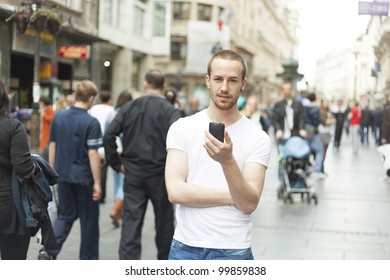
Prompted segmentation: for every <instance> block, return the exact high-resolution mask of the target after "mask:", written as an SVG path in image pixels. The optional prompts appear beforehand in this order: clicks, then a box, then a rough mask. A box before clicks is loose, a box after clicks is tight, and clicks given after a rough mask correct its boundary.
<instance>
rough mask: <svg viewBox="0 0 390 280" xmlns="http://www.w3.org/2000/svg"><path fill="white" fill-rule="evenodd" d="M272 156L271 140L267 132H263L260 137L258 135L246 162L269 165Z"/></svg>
mask: <svg viewBox="0 0 390 280" xmlns="http://www.w3.org/2000/svg"><path fill="white" fill-rule="evenodd" d="M270 156H271V140H270V138H269V136H268V135H267V134H266V133H265V132H262V133H261V134H260V135H259V137H257V140H256V142H255V144H254V145H253V148H252V150H251V152H250V153H249V156H248V158H247V160H246V162H245V163H248V162H256V163H260V164H261V165H264V166H265V167H268V164H269V159H270Z"/></svg>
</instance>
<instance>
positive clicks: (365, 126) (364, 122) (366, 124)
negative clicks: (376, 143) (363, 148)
mask: <svg viewBox="0 0 390 280" xmlns="http://www.w3.org/2000/svg"><path fill="white" fill-rule="evenodd" d="M371 124H372V112H371V110H370V109H369V108H368V105H364V106H363V108H362V110H361V116H360V141H361V143H362V144H364V142H366V141H367V145H368V144H369V141H368V139H369V135H370V134H369V130H370V126H371Z"/></svg>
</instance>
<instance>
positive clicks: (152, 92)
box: [145, 89, 162, 95]
mask: <svg viewBox="0 0 390 280" xmlns="http://www.w3.org/2000/svg"><path fill="white" fill-rule="evenodd" d="M145 92H146V93H148V94H156V95H162V92H161V90H159V89H146V91H145Z"/></svg>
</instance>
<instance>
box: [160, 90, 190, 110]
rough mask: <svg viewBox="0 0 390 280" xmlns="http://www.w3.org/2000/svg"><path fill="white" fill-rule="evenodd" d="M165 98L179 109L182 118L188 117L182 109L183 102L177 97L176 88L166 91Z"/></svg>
mask: <svg viewBox="0 0 390 280" xmlns="http://www.w3.org/2000/svg"><path fill="white" fill-rule="evenodd" d="M164 96H165V98H166V99H167V100H168V101H169V102H170V103H171V104H172V105H173V106H174V107H175V108H177V109H179V110H180V115H181V116H182V117H185V116H186V113H185V111H184V110H183V108H182V105H181V102H180V100H179V98H178V97H177V91H176V89H174V88H169V89H167V90H165V91H164Z"/></svg>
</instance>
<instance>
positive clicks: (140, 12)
mask: <svg viewBox="0 0 390 280" xmlns="http://www.w3.org/2000/svg"><path fill="white" fill-rule="evenodd" d="M144 17H145V11H144V9H142V8H140V7H138V6H135V7H134V32H133V34H134V35H135V36H138V37H142V36H143V34H144Z"/></svg>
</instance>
